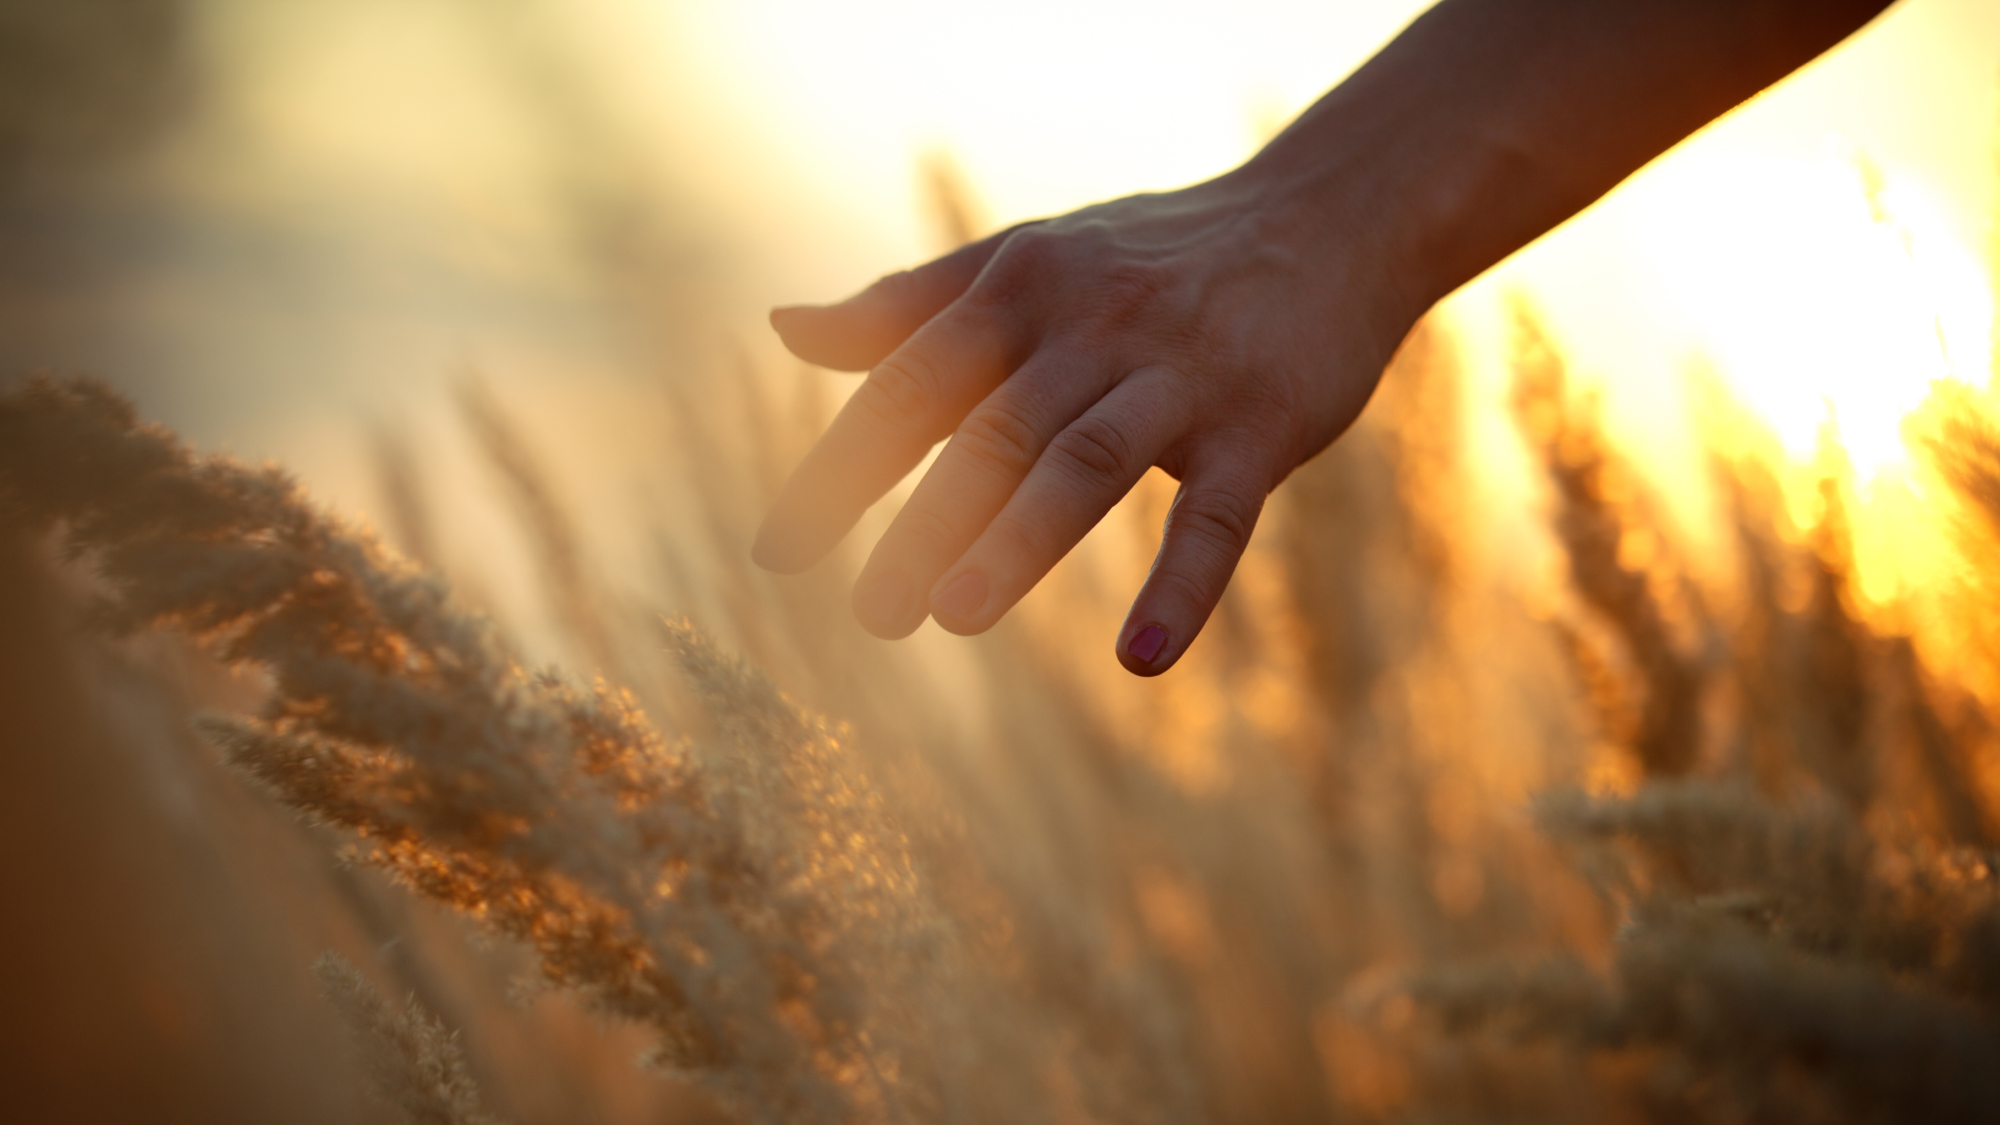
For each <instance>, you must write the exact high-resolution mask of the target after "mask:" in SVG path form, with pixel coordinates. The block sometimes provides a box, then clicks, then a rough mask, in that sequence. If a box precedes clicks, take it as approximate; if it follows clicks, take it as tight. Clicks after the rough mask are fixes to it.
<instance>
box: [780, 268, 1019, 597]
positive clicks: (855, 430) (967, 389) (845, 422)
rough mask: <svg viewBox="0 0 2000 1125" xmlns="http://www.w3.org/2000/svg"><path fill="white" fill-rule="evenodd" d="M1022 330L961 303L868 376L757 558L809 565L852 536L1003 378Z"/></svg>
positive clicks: (805, 470)
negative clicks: (860, 522) (865, 517)
mask: <svg viewBox="0 0 2000 1125" xmlns="http://www.w3.org/2000/svg"><path fill="white" fill-rule="evenodd" d="M1023 337H1024V333H1022V332H1020V331H1019V330H1018V329H1017V328H1016V327H1015V325H1014V322H1013V319H1012V317H1011V316H1010V315H1009V314H1007V313H1006V312H1004V311H1003V310H1002V309H1001V308H999V307H998V306H994V305H991V304H972V303H969V302H966V301H960V302H958V303H956V304H954V305H952V306H951V307H950V308H948V309H946V310H945V311H944V312H942V313H940V314H938V316H937V317H936V318H934V319H933V320H931V321H930V323H928V324H926V325H924V326H923V327H922V328H920V329H918V330H917V332H916V334H915V335H913V336H911V337H910V339H909V341H908V342H906V343H905V344H904V345H903V346H902V347H900V348H897V349H896V350H895V352H893V353H892V354H891V355H890V356H889V357H888V358H887V359H884V360H883V361H882V362H881V363H879V364H877V365H876V366H875V369H874V370H873V371H870V372H869V373H868V378H867V379H866V380H865V381H863V383H862V384H861V386H860V387H858V388H856V389H855V392H854V397H852V398H850V399H848V400H847V404H846V405H845V406H843V407H841V409H840V413H839V414H838V415H836V416H835V417H834V420H833V424H832V425H830V426H828V427H827V430H826V433H824V434H822V435H820V439H819V441H818V442H816V443H814V445H813V447H812V450H811V452H809V453H807V454H806V457H805V460H804V461H802V462H801V463H800V464H799V467H798V468H797V469H796V470H794V471H793V473H792V476H791V479H790V480H787V481H786V482H785V486H784V488H783V489H782V490H781V491H780V492H779V494H778V499H777V502H776V503H775V504H773V505H772V506H771V511H770V514H769V515H767V516H765V517H764V525H763V527H761V528H759V529H758V532H757V542H756V544H755V545H754V546H752V548H751V551H750V556H751V558H752V559H754V560H755V561H756V563H757V565H758V566H761V567H764V568H765V569H767V570H775V571H778V572H779V573H782V574H792V573H796V572H798V571H801V570H804V569H805V568H806V567H809V566H811V565H812V564H813V563H815V562H817V561H819V559H820V557H821V556H822V555H824V554H826V552H828V551H829V550H832V549H833V545H834V544H835V543H838V542H839V541H840V539H841V537H842V536H844V535H846V534H847V532H848V530H849V529H851V528H852V527H853V526H854V524H855V522H856V521H857V520H859V519H860V518H861V513H862V512H864V511H866V510H867V508H868V506H869V505H870V504H873V503H874V502H875V501H877V500H879V499H881V498H882V495H883V494H884V493H886V492H888V491H889V489H891V488H892V487H894V486H895V484H896V482H897V481H899V480H901V479H903V477H904V476H905V475H906V474H908V473H909V471H910V470H911V469H913V468H915V467H916V466H917V463H918V462H919V461H921V460H923V457H924V454H926V453H928V452H929V451H930V449H931V447H932V446H934V445H936V444H937V443H938V442H940V441H943V440H944V439H945V438H946V437H948V436H949V435H950V434H951V432H952V430H953V429H955V428H956V427H957V425H958V422H959V420H960V419H962V418H964V417H965V415H966V414H967V413H968V412H970V411H971V409H972V408H973V407H974V406H975V405H977V404H978V402H979V400H980V399H982V398H985V397H986V395H987V393H988V392H990V391H991V390H992V389H993V388H995V387H997V386H999V385H1000V384H1001V383H1002V382H1004V381H1005V380H1006V378H1007V376H1008V374H1009V373H1010V372H1012V371H1013V369H1014V367H1015V366H1016V365H1017V364H1018V362H1019V361H1020V359H1021V358H1023V357H1022V356H1021V355H1020V354H1019V353H1020V352H1021V351H1022V350H1023V349H1022V348H1021V343H1022V341H1023Z"/></svg>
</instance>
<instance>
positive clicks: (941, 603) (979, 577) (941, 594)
mask: <svg viewBox="0 0 2000 1125" xmlns="http://www.w3.org/2000/svg"><path fill="white" fill-rule="evenodd" d="M985 604H986V576H985V575H984V574H981V573H980V572H978V571H976V570H968V571H966V572H965V573H964V574H961V575H959V576H958V577H957V578H954V579H952V580H951V584H950V585H948V586H946V587H945V588H944V589H943V590H940V591H938V594H937V596H936V597H934V598H932V599H931V609H932V610H934V611H937V612H942V613H946V614H949V615H950V616H952V617H956V618H958V619H959V620H961V621H964V620H968V619H970V618H971V617H972V616H973V615H974V614H976V613H978V612H979V607H980V606H983V605H985Z"/></svg>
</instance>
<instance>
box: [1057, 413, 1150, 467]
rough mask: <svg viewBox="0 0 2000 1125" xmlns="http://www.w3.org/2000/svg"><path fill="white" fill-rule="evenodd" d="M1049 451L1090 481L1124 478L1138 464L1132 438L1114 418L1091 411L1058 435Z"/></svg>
mask: <svg viewBox="0 0 2000 1125" xmlns="http://www.w3.org/2000/svg"><path fill="white" fill-rule="evenodd" d="M1049 452H1050V453H1051V454H1053V455H1054V456H1056V457H1057V458H1058V459H1060V462H1061V463H1063V464H1066V465H1067V466H1068V467H1069V468H1070V469H1071V470H1072V471H1073V472H1075V473H1076V474H1077V475H1078V476H1080V477H1082V478H1084V479H1086V480H1091V479H1099V480H1123V479H1125V478H1126V477H1127V476H1129V475H1131V472H1132V470H1133V468H1134V467H1135V466H1134V465H1133V463H1132V462H1133V460H1134V459H1135V457H1136V454H1135V453H1134V452H1133V450H1132V442H1131V441H1130V439H1128V438H1127V437H1126V436H1125V434H1124V433H1123V432H1122V431H1120V430H1119V428H1118V427H1117V426H1115V425H1113V424H1112V423H1111V422H1110V421H1108V420H1106V419H1104V418H1099V417H1095V416H1092V415H1089V414H1086V415H1084V416H1083V417H1081V418H1078V419H1077V420H1076V421H1074V422H1072V423H1070V425H1069V427H1068V428H1067V429H1065V430H1063V432H1062V433H1060V434H1057V435H1056V438H1055V440H1054V441H1052V442H1050V443H1049Z"/></svg>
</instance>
